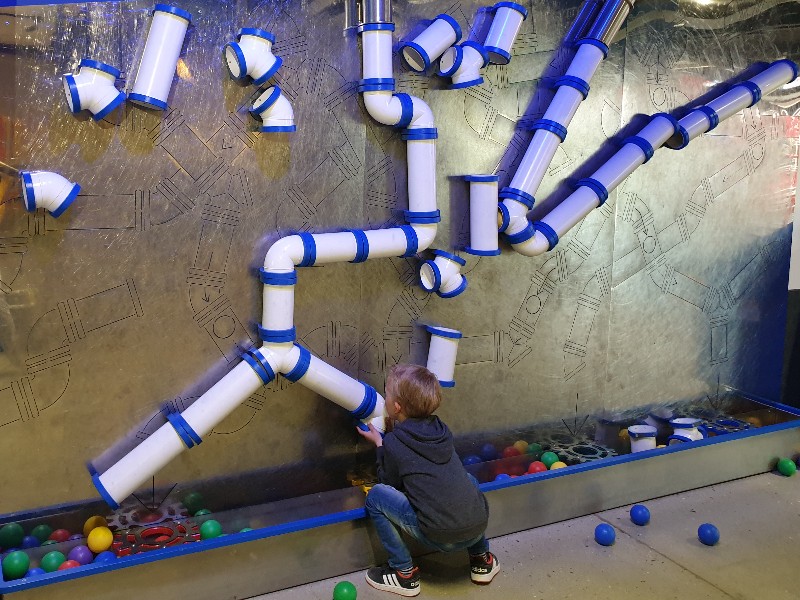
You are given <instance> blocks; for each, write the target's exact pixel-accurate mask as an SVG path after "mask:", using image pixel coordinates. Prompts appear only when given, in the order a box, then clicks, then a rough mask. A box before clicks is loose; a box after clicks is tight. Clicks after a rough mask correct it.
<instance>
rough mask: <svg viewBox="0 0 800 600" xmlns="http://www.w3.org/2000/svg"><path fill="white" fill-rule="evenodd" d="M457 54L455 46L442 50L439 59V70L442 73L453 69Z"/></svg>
mask: <svg viewBox="0 0 800 600" xmlns="http://www.w3.org/2000/svg"><path fill="white" fill-rule="evenodd" d="M457 56H458V52H457V51H456V47H455V46H451V47H450V48H448V49H447V50H445V51H444V54H442V58H440V59H439V70H440V71H441V72H442V73H447V72H449V71H451V70H452V69H453V67H454V66H455V64H456V57H457Z"/></svg>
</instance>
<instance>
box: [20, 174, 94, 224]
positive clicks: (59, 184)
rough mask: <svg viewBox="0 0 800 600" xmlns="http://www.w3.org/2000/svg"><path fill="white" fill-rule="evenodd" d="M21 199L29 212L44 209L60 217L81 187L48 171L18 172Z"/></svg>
mask: <svg viewBox="0 0 800 600" xmlns="http://www.w3.org/2000/svg"><path fill="white" fill-rule="evenodd" d="M19 177H20V181H21V182H22V198H23V200H24V201H25V209H26V210H27V211H29V212H33V211H35V210H36V209H37V208H44V209H45V210H47V211H48V212H49V213H50V214H51V215H53V216H54V217H60V216H61V215H62V214H63V213H64V211H65V210H67V208H69V206H70V204H72V203H73V202H74V201H75V198H76V197H77V196H78V193H79V192H80V191H81V186H80V185H78V184H77V183H72V182H71V181H69V180H67V179H66V178H64V177H62V176H61V175H59V174H58V173H51V172H49V171H20V173H19Z"/></svg>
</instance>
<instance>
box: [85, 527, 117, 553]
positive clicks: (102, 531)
mask: <svg viewBox="0 0 800 600" xmlns="http://www.w3.org/2000/svg"><path fill="white" fill-rule="evenodd" d="M113 541H114V534H113V533H111V530H110V529H109V528H108V527H103V526H100V527H95V528H94V529H92V530H91V531H90V532H89V535H88V536H86V545H87V546H89V550H91V551H92V552H94V553H95V554H99V553H100V552H103V551H104V550H108V549H109V548H110V547H111V542H113Z"/></svg>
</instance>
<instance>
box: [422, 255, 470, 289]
mask: <svg viewBox="0 0 800 600" xmlns="http://www.w3.org/2000/svg"><path fill="white" fill-rule="evenodd" d="M433 254H434V255H435V256H436V258H434V259H433V260H426V261H424V262H423V263H422V264H421V265H420V267H419V283H420V287H422V289H423V290H425V291H426V292H428V293H430V292H436V294H437V295H438V296H439V297H441V298H453V297H455V296H458V295H459V294H460V293H462V292H463V291H464V290H465V289H467V278H466V277H464V276H463V275H462V274H461V267H463V266H464V265H466V264H467V261H465V260H464V259H463V258H459V257H458V256H456V255H455V254H450V253H449V252H445V251H444V250H434V251H433Z"/></svg>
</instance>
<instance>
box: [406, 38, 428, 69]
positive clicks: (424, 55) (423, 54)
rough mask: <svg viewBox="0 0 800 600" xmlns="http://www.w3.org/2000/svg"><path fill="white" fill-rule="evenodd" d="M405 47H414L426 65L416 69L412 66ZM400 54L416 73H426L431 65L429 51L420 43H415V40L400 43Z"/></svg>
mask: <svg viewBox="0 0 800 600" xmlns="http://www.w3.org/2000/svg"><path fill="white" fill-rule="evenodd" d="M405 48H412V49H414V50H416V51H417V53H418V54H419V57H420V58H421V59H422V64H424V65H425V66H424V67H423V68H422V69H416V68H414V67H412V66H411V64H410V63H409V62H408V59H407V58H406V55H405V52H403V50H404V49H405ZM400 56H402V57H403V60H404V61H405V63H406V65H407V66H408V68H409V69H411V70H412V71H414V72H415V73H424V72H425V71H427V70H428V67H430V66H431V59H430V57H429V56H428V53H427V52H426V51H425V48H423V47H422V46H420V45H419V44H415V43H414V42H403V43H402V44H400Z"/></svg>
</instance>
